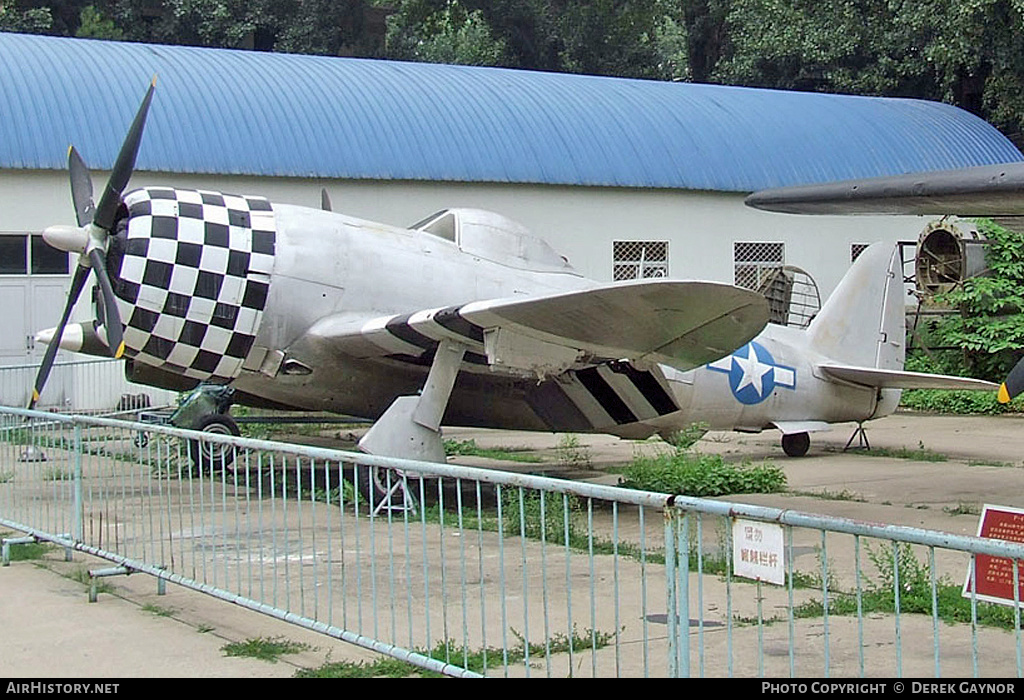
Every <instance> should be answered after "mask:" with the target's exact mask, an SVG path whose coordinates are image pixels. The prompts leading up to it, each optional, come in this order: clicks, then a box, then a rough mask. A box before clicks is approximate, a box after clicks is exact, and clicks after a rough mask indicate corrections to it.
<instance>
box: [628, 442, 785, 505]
mask: <svg viewBox="0 0 1024 700" xmlns="http://www.w3.org/2000/svg"><path fill="white" fill-rule="evenodd" d="M620 485H621V486H624V487H626V488H632V489H640V490H644V491H656V492H658V493H671V494H681V495H685V496H697V497H707V496H725V495H729V494H734V493H777V492H779V491H783V490H784V489H785V487H786V474H785V472H783V471H782V469H780V468H779V467H776V466H775V465H773V464H771V463H769V462H764V463H762V464H759V465H752V464H751V463H749V462H743V463H741V464H731V463H727V462H726V461H725V460H724V459H723V458H722V456H721V455H713V454H712V455H708V454H699V453H690V452H686V451H679V450H677V451H675V452H671V453H663V454H660V455H656V456H654V457H647V456H643V455H638V456H636V457H634V458H633V462H632V463H631V464H630V466H629V467H628V468H627V469H626V472H625V478H624V479H623V480H622V482H621V483H620Z"/></svg>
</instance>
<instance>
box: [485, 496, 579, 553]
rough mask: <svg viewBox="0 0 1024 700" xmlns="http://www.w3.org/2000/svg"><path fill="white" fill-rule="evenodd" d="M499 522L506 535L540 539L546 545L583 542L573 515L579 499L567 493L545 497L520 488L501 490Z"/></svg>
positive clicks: (577, 509) (575, 514)
mask: <svg viewBox="0 0 1024 700" xmlns="http://www.w3.org/2000/svg"><path fill="white" fill-rule="evenodd" d="M501 502H502V523H503V526H504V533H505V534H506V535H513V536H515V535H520V534H522V535H523V536H525V537H528V538H530V539H538V540H539V539H541V538H543V539H544V540H545V541H547V542H551V543H555V544H565V541H566V533H567V532H568V536H569V542H570V543H573V542H583V541H585V539H586V538H585V535H583V534H582V533H581V532H580V528H579V526H578V524H577V522H576V521H577V517H576V516H577V514H578V513H579V512H580V508H581V507H580V502H579V498H578V497H576V496H574V495H572V494H569V495H567V496H564V497H563V496H562V495H561V494H545V493H543V492H539V491H526V490H523V489H505V490H503V491H502V494H501Z"/></svg>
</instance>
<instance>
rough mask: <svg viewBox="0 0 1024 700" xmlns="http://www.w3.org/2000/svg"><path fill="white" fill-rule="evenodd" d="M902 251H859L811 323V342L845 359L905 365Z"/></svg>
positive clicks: (885, 246)
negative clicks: (900, 257) (854, 260)
mask: <svg viewBox="0 0 1024 700" xmlns="http://www.w3.org/2000/svg"><path fill="white" fill-rule="evenodd" d="M898 253H899V251H898V250H897V248H896V247H895V246H893V245H892V244H889V243H875V244H873V245H871V246H869V247H868V248H867V249H866V250H864V252H862V253H861V254H860V256H859V257H858V258H857V260H856V262H854V264H853V265H852V266H851V267H850V269H849V271H848V272H847V273H846V275H845V276H843V279H842V280H840V282H839V285H838V286H837V287H836V289H835V291H834V292H832V295H831V296H830V297H829V298H828V301H826V302H825V305H824V306H822V308H821V311H820V312H819V313H818V315H817V316H816V317H815V318H814V321H812V322H811V325H810V327H809V328H808V333H809V334H810V344H811V348H812V349H813V350H815V351H816V352H819V353H821V354H822V355H825V356H826V357H828V358H830V359H832V360H834V361H837V362H842V363H844V364H849V365H856V366H861V367H878V368H882V369H894V370H900V369H903V360H904V353H905V343H906V309H905V301H904V296H905V293H904V287H903V274H902V269H901V265H900V259H899V254H898Z"/></svg>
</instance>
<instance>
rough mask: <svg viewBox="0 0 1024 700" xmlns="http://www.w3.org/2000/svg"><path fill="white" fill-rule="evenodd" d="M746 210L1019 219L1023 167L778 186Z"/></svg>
mask: <svg viewBox="0 0 1024 700" xmlns="http://www.w3.org/2000/svg"><path fill="white" fill-rule="evenodd" d="M746 204H747V206H751V207H754V208H755V209H764V210H766V211H774V212H781V213H785V214H934V215H947V214H958V215H960V216H1021V215H1024V163H1003V164H1000V165H982V166H976V167H970V168H958V169H954V170H936V171H930V172H923V173H910V174H907V175H895V176H891V177H872V178H865V179H862V180H842V181H839V182H828V183H823V184H819V185H798V186H795V187H778V188H774V189H769V190H761V191H760V192H755V193H753V194H752V195H750V196H749V197H747V199H746Z"/></svg>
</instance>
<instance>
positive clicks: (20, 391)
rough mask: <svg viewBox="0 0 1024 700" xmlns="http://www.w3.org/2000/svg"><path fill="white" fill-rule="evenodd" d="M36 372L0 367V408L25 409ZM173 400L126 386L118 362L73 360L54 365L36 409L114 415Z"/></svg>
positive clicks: (160, 391) (151, 390) (29, 366)
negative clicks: (118, 412)
mask: <svg viewBox="0 0 1024 700" xmlns="http://www.w3.org/2000/svg"><path fill="white" fill-rule="evenodd" d="M38 371H39V364H38V363H35V364H14V365H0V406H10V407H12V408H24V407H25V406H27V405H28V401H29V398H30V397H31V395H32V386H33V384H34V383H35V377H36V373H37V372H38ZM176 398H177V394H176V393H175V392H173V391H168V390H166V389H156V388H154V387H149V386H143V385H139V384H133V383H131V382H129V381H128V380H127V379H126V378H125V376H124V362H123V361H122V360H114V359H94V360H74V361H69V362H55V363H54V365H53V369H52V370H51V371H50V376H49V379H48V380H47V382H46V386H45V387H44V388H43V393H42V396H41V397H40V400H39V404H38V406H39V408H41V409H56V410H58V411H61V412H63V413H114V412H117V411H128V410H133V409H140V408H149V407H151V406H170V405H173V404H174V402H175V400H176Z"/></svg>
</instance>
